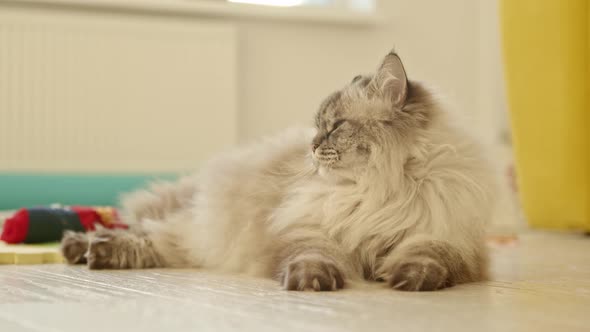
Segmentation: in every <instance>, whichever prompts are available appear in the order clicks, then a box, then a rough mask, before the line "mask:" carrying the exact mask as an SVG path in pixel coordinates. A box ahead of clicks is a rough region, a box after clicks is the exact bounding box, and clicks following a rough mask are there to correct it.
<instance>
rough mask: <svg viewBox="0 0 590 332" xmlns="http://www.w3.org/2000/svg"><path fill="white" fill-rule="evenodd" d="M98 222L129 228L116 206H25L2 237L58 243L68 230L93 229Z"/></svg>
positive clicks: (6, 224)
mask: <svg viewBox="0 0 590 332" xmlns="http://www.w3.org/2000/svg"><path fill="white" fill-rule="evenodd" d="M97 224H99V225H101V226H103V227H106V228H127V225H126V224H124V223H122V222H121V221H120V219H119V217H118V214H117V210H116V209H115V208H112V207H87V206H71V207H61V206H53V207H35V208H23V209H20V210H18V211H17V212H16V213H15V214H14V215H13V216H12V217H9V218H7V219H6V221H5V222H4V226H3V229H2V235H1V236H0V240H2V241H4V242H6V243H10V244H14V243H41V242H55V241H59V240H61V237H62V235H63V233H64V231H66V230H72V231H77V232H86V231H93V230H95V229H96V225H97Z"/></svg>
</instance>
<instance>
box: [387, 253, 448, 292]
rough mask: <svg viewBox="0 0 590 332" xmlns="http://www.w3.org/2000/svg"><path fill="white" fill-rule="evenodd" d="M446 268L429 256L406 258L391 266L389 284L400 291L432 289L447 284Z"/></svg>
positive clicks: (443, 286) (446, 285)
mask: <svg viewBox="0 0 590 332" xmlns="http://www.w3.org/2000/svg"><path fill="white" fill-rule="evenodd" d="M448 275H449V272H448V270H447V268H445V267H444V266H443V265H441V264H440V263H439V262H437V261H436V260H434V259H432V258H430V257H412V258H407V259H404V260H402V261H400V262H399V263H397V264H396V265H394V266H393V269H392V274H391V278H390V280H389V285H390V286H391V287H392V288H394V289H397V290H402V291H433V290H437V289H441V288H445V287H449V286H451V285H449V284H448Z"/></svg>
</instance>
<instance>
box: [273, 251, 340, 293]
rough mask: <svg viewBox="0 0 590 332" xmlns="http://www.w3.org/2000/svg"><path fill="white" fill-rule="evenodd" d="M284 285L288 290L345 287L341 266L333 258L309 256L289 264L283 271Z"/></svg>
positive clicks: (319, 289)
mask: <svg viewBox="0 0 590 332" xmlns="http://www.w3.org/2000/svg"><path fill="white" fill-rule="evenodd" d="M281 282H282V285H283V288H285V289H287V290H297V291H305V290H311V291H334V290H337V289H340V288H342V287H344V277H343V273H342V272H341V270H340V268H339V267H338V266H337V265H336V263H334V262H333V261H332V260H330V259H328V258H323V257H309V258H302V259H299V260H294V261H292V262H290V263H289V264H287V266H286V267H285V268H284V271H283V273H282V281H281Z"/></svg>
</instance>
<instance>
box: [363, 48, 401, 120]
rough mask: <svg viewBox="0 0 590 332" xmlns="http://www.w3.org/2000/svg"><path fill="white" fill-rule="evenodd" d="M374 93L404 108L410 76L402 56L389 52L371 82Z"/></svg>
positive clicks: (397, 106)
mask: <svg viewBox="0 0 590 332" xmlns="http://www.w3.org/2000/svg"><path fill="white" fill-rule="evenodd" d="M371 83H372V84H371V88H372V89H373V91H372V92H373V93H375V94H376V95H378V96H381V97H383V98H387V99H389V100H390V101H391V103H392V104H393V106H394V107H396V108H400V109H401V108H402V107H403V106H404V104H405V103H406V98H407V96H408V77H407V75H406V70H405V69H404V65H403V63H402V60H401V59H400V57H399V56H398V55H397V53H395V52H394V51H391V52H389V54H387V55H386V56H385V58H384V59H383V61H382V62H381V65H380V66H379V69H377V73H375V76H374V78H373V81H372V82H371Z"/></svg>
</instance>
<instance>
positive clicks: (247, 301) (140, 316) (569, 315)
mask: <svg viewBox="0 0 590 332" xmlns="http://www.w3.org/2000/svg"><path fill="white" fill-rule="evenodd" d="M492 270H493V280H492V281H489V282H485V283H479V284H471V285H464V286H460V287H455V288H451V289H448V290H445V291H440V292H432V293H404V292H396V291H392V290H389V289H386V288H385V287H384V286H367V287H363V288H356V289H347V290H344V291H339V292H335V293H311V292H305V293H299V292H286V291H283V290H281V289H279V287H278V285H277V284H276V283H275V282H273V281H269V280H260V279H251V278H245V277H239V276H223V275H216V274H212V273H208V272H204V271H197V270H138V271H99V272H96V271H88V270H87V269H85V268H84V267H78V266H76V267H71V266H65V265H33V266H0V331H2V332H13V331H14V332H18V331H48V332H53V331H60V332H61V331H77V332H91V331H109V332H113V331H142V332H149V331H170V332H171V331H362V332H369V331H469V332H475V331H535V332H541V331H558V332H566V331H590V238H589V237H584V236H582V235H575V234H574V235H572V234H569V235H566V234H547V233H529V234H525V235H522V236H521V237H520V242H519V243H518V244H516V245H515V246H507V247H500V248H495V249H493V250H492Z"/></svg>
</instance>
